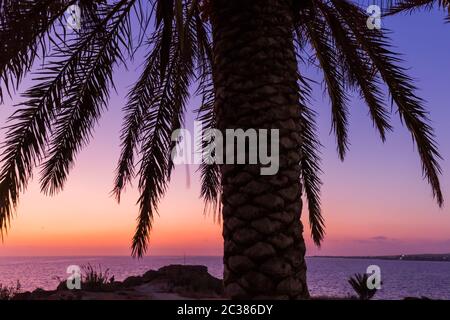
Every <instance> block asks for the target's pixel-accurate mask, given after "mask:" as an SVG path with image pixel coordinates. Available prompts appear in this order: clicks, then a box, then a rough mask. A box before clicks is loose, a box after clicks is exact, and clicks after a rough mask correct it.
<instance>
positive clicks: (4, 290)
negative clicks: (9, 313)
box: [0, 281, 22, 300]
mask: <svg viewBox="0 0 450 320" xmlns="http://www.w3.org/2000/svg"><path fill="white" fill-rule="evenodd" d="M21 289H22V286H21V285H20V282H19V281H17V283H16V286H10V287H8V286H4V285H2V284H1V283H0V300H12V299H13V298H14V297H15V296H16V295H17V294H18V293H20V292H21Z"/></svg>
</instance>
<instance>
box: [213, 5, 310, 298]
mask: <svg viewBox="0 0 450 320" xmlns="http://www.w3.org/2000/svg"><path fill="white" fill-rule="evenodd" d="M211 3H212V8H211V21H212V25H213V37H214V39H213V43H214V66H213V69H214V70H213V71H214V85H215V93H216V106H215V110H216V114H217V125H218V128H219V129H220V130H222V131H223V130H225V129H236V128H242V129H244V130H246V129H249V128H254V129H279V130H280V131H279V133H280V146H279V147H280V169H279V171H278V173H277V174H276V175H273V176H264V175H261V174H260V170H259V168H260V165H247V164H246V165H230V164H225V165H222V166H221V172H222V187H223V195H222V202H223V224H224V225H223V237H224V265H225V271H224V284H225V289H226V292H227V294H228V295H229V297H230V298H233V299H266V298H267V299H272V298H279V299H297V298H306V297H308V288H307V285H306V265H305V259H304V256H305V243H304V239H303V236H302V233H303V226H302V224H301V221H300V214H301V209H302V203H301V184H300V166H299V161H300V154H299V152H298V150H299V148H298V146H299V144H300V142H301V141H300V139H301V138H300V136H299V132H300V123H299V112H300V109H299V108H300V104H299V91H298V83H297V79H298V76H297V61H296V56H295V50H294V44H293V22H292V16H291V5H292V3H291V1H289V0H212V1H211Z"/></svg>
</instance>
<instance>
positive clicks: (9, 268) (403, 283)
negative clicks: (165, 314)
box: [0, 256, 450, 300]
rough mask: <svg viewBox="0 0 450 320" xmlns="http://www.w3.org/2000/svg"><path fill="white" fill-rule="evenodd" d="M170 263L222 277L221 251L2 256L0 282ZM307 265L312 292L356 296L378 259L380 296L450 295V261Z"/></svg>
mask: <svg viewBox="0 0 450 320" xmlns="http://www.w3.org/2000/svg"><path fill="white" fill-rule="evenodd" d="M170 264H186V265H204V266H206V267H208V271H209V273H210V274H212V275H213V276H215V277H218V278H222V272H223V265H222V257H193V256H186V257H184V256H179V257H178V256H177V257H162V256H155V257H153V256H149V257H145V258H143V259H141V260H135V259H132V258H131V257H0V284H3V285H8V286H9V285H15V284H16V283H17V281H19V282H20V284H21V288H22V290H24V291H32V290H34V289H36V288H42V289H46V290H51V289H55V288H56V286H57V285H58V283H59V281H61V280H64V279H66V278H67V276H68V274H67V268H68V267H69V266H71V265H78V266H87V265H91V266H93V267H94V268H96V269H97V270H100V269H101V270H102V271H103V272H104V271H106V270H108V273H109V275H110V276H114V279H115V280H124V279H125V278H127V277H129V276H135V275H142V274H144V273H145V272H146V271H148V270H150V269H154V270H157V269H159V268H161V267H163V266H166V265H170ZM307 265H308V274H307V277H308V287H309V291H310V294H311V295H312V296H331V297H348V296H351V295H353V294H354V292H353V289H352V287H351V286H350V285H349V283H348V279H349V277H350V276H352V275H354V274H355V273H364V272H366V270H367V268H368V267H369V266H371V265H375V266H378V267H379V268H380V271H381V282H382V285H381V289H380V290H378V292H377V294H376V295H375V297H374V298H375V299H389V300H391V299H393V300H397V299H403V298H405V297H428V298H431V299H450V262H430V261H401V260H395V261H394V260H377V259H348V258H322V257H309V258H307Z"/></svg>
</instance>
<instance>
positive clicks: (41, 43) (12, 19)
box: [0, 0, 76, 102]
mask: <svg viewBox="0 0 450 320" xmlns="http://www.w3.org/2000/svg"><path fill="white" fill-rule="evenodd" d="M75 2H76V0H65V1H63V0H42V1H33V0H15V1H2V4H1V6H0V7H1V17H2V18H1V20H0V43H2V52H1V59H0V80H1V82H2V83H1V82H0V102H2V101H3V93H2V84H3V85H4V86H5V87H6V90H7V92H8V93H9V94H10V95H11V93H12V92H13V91H15V90H16V89H17V87H18V85H19V83H20V82H21V80H22V79H23V78H24V76H25V75H26V74H27V73H28V72H29V71H30V70H31V67H32V66H33V63H34V61H35V59H36V57H40V58H41V59H45V57H46V56H47V54H48V52H49V45H50V44H51V43H52V42H54V41H55V39H57V38H58V37H60V32H58V31H57V26H56V22H57V21H59V20H60V19H61V18H62V16H63V15H64V13H65V12H66V10H67V8H68V7H69V6H70V5H72V4H74V3H75Z"/></svg>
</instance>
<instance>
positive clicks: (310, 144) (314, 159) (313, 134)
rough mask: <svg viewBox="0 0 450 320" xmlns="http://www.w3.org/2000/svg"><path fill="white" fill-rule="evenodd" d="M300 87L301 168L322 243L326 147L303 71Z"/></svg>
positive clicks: (313, 232) (311, 219)
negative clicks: (311, 103)
mask: <svg viewBox="0 0 450 320" xmlns="http://www.w3.org/2000/svg"><path fill="white" fill-rule="evenodd" d="M299 89H300V97H301V99H300V105H301V106H300V123H301V132H300V136H301V145H300V156H301V157H300V169H301V175H300V176H301V181H302V185H303V188H304V190H305V196H306V199H307V201H308V213H309V226H310V229H311V237H312V239H313V241H314V243H315V244H316V246H318V247H320V245H321V243H322V241H323V239H324V237H325V220H324V218H323V216H322V208H321V201H320V189H321V187H322V180H321V179H320V175H321V174H322V169H321V167H320V166H321V163H322V159H321V157H320V149H321V147H322V145H321V143H320V141H319V140H318V134H317V126H316V121H315V117H316V113H315V112H314V111H313V110H312V109H311V108H309V107H308V106H307V104H308V103H309V99H308V97H309V96H310V92H311V88H310V86H309V84H308V83H307V82H306V81H305V79H304V78H303V77H302V76H301V75H300V74H299Z"/></svg>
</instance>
